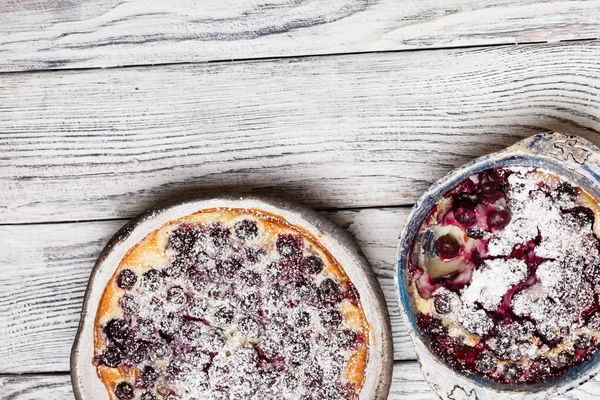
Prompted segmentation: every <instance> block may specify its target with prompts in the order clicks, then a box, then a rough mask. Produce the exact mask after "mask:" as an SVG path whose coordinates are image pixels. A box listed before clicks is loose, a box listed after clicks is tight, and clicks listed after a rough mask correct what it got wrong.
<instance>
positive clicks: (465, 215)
mask: <svg viewBox="0 0 600 400" xmlns="http://www.w3.org/2000/svg"><path fill="white" fill-rule="evenodd" d="M454 219H456V221H458V222H459V223H460V224H462V225H464V226H467V227H469V226H473V224H475V222H476V221H477V215H476V214H475V210H474V209H472V208H464V207H458V208H457V209H455V210H454Z"/></svg>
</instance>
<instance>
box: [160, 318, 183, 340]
mask: <svg viewBox="0 0 600 400" xmlns="http://www.w3.org/2000/svg"><path fill="white" fill-rule="evenodd" d="M182 325H183V320H182V319H181V317H179V316H178V315H176V314H174V313H169V314H167V315H165V316H163V317H162V318H161V319H160V322H159V331H160V333H162V334H163V336H167V337H168V336H173V335H175V334H176V333H177V332H178V331H179V329H181V327H182Z"/></svg>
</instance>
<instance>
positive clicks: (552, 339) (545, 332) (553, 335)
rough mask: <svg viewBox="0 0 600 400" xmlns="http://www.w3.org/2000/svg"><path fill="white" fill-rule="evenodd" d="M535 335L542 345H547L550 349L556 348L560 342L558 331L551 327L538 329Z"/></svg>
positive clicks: (560, 337)
mask: <svg viewBox="0 0 600 400" xmlns="http://www.w3.org/2000/svg"><path fill="white" fill-rule="evenodd" d="M536 335H537V336H538V337H539V338H540V340H541V341H542V342H543V343H545V344H547V345H548V346H550V347H551V348H552V347H556V346H558V345H559V344H560V343H561V342H562V336H561V334H560V330H559V329H558V328H557V327H555V326H552V325H546V326H544V327H538V330H537V332H536Z"/></svg>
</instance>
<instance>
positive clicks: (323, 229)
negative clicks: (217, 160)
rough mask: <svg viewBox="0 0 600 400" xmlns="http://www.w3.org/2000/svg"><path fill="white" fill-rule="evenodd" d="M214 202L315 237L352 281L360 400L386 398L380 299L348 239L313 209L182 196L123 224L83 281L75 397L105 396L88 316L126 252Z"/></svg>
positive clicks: (385, 324)
mask: <svg viewBox="0 0 600 400" xmlns="http://www.w3.org/2000/svg"><path fill="white" fill-rule="evenodd" d="M219 207H230V208H255V209H260V210H264V211H266V212H269V213H272V214H276V215H279V216H281V217H283V218H284V219H286V220H288V221H289V222H290V223H292V224H294V225H299V226H301V227H303V228H304V229H306V230H307V231H309V232H310V233H311V234H313V235H314V236H315V237H317V238H320V240H321V243H322V244H323V245H324V246H325V247H326V248H327V249H328V250H329V251H330V253H331V254H332V255H333V257H335V258H336V259H337V260H338V261H339V262H340V263H341V265H343V267H344V269H345V272H346V274H347V275H348V277H349V278H350V280H351V281H352V283H354V285H355V286H356V289H357V291H358V293H359V295H360V299H361V303H362V306H363V309H364V311H365V315H366V317H367V320H368V321H369V323H370V325H371V331H372V340H371V343H370V347H369V361H368V365H367V369H366V372H365V382H364V384H363V388H362V390H361V393H360V399H361V400H371V399H386V398H387V395H388V391H389V387H390V383H391V377H392V367H393V354H392V339H391V328H390V322H389V317H388V312H387V307H386V303H385V300H384V297H383V294H382V291H381V288H380V287H379V283H378V282H377V279H376V278H375V275H374V273H373V270H372V269H371V267H370V266H369V264H368V262H367V260H366V259H365V257H364V256H363V255H362V253H361V252H360V250H359V249H358V246H357V245H356V244H355V243H354V241H353V240H352V238H351V237H350V236H349V235H348V234H347V233H346V232H344V231H343V230H342V229H340V228H339V227H338V226H337V225H335V224H334V223H333V222H331V221H329V220H328V219H326V218H324V217H323V216H321V215H319V214H318V213H316V212H314V211H312V210H309V209H306V208H303V207H300V206H298V205H295V204H290V203H284V202H280V201H275V200H269V199H264V198H256V197H243V198H240V197H220V198H188V199H184V200H180V201H177V202H173V203H170V204H168V205H164V206H159V207H157V208H154V209H151V210H148V211H147V212H145V213H143V214H142V215H140V216H138V217H137V218H135V219H134V220H132V221H131V222H130V223H128V224H127V225H126V226H125V227H123V228H122V229H121V230H120V231H119V232H118V233H117V234H116V235H115V236H114V237H113V238H112V239H111V240H110V241H109V243H108V244H107V246H106V247H105V248H104V250H103V251H102V253H101V255H100V257H99V258H98V261H97V262H96V265H95V266H94V269H93V270H92V274H91V277H90V280H89V284H88V288H87V291H86V294H85V299H84V304H83V311H82V315H81V322H80V325H79V330H78V332H77V337H76V339H75V343H74V345H73V350H72V353H71V375H72V382H73V388H74V392H75V397H76V398H77V399H78V400H92V399H93V400H108V399H109V397H108V393H107V391H106V388H105V387H104V385H103V383H102V382H101V380H100V379H99V378H98V376H97V375H96V367H95V366H94V365H92V362H91V361H92V358H93V353H94V337H93V330H94V321H95V318H96V311H97V308H98V303H99V301H100V297H101V295H102V293H103V291H104V288H105V286H106V284H107V282H108V281H109V279H110V278H111V276H112V275H113V273H114V272H115V270H116V268H117V266H118V265H119V262H120V261H121V259H122V258H123V256H124V255H125V254H126V252H127V251H128V250H129V249H130V248H131V247H133V246H134V245H136V244H137V243H138V242H139V241H140V240H142V239H143V238H144V237H145V236H146V235H148V234H149V233H151V232H153V231H155V230H156V229H158V228H160V227H161V226H162V225H164V224H165V223H167V222H169V221H172V220H175V219H178V218H181V217H183V216H186V215H190V214H192V213H194V212H196V211H198V210H202V209H211V208H219Z"/></svg>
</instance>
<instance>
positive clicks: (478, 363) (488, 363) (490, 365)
mask: <svg viewBox="0 0 600 400" xmlns="http://www.w3.org/2000/svg"><path fill="white" fill-rule="evenodd" d="M496 365H497V361H496V359H495V358H494V356H492V355H491V354H490V353H481V354H479V355H478V356H477V358H476V359H475V368H477V370H479V372H481V373H484V374H488V373H490V372H493V371H494V370H495V369H496Z"/></svg>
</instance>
